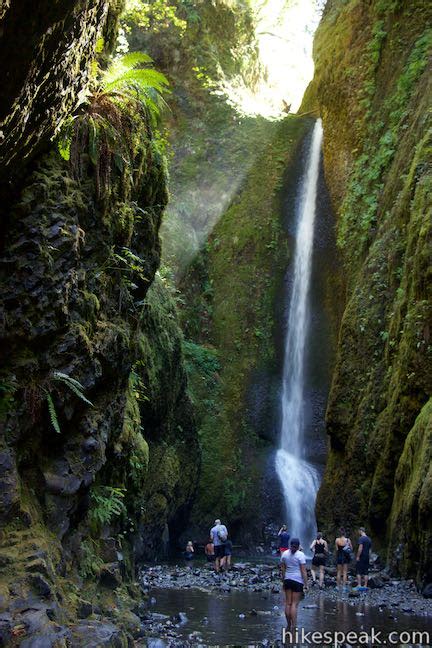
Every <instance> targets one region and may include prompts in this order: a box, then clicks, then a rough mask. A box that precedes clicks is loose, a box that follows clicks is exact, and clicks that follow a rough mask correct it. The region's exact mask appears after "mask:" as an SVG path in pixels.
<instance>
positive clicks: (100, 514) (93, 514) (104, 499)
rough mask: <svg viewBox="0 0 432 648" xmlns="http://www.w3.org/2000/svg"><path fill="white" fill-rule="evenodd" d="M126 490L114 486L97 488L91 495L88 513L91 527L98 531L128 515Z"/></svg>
mask: <svg viewBox="0 0 432 648" xmlns="http://www.w3.org/2000/svg"><path fill="white" fill-rule="evenodd" d="M125 492H126V489H125V488H117V487H114V486H96V487H94V488H93V490H92V492H91V495H90V501H91V505H90V510H89V513H88V517H89V522H90V525H91V526H92V527H93V528H94V529H95V530H96V529H100V527H102V526H104V525H105V524H110V523H111V522H112V521H113V520H114V519H115V518H117V517H119V516H120V515H122V514H126V507H125V505H124V502H123V500H124V496H125Z"/></svg>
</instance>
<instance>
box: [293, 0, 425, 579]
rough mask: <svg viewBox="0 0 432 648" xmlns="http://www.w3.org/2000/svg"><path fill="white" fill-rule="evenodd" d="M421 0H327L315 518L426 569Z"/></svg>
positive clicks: (317, 55)
mask: <svg viewBox="0 0 432 648" xmlns="http://www.w3.org/2000/svg"><path fill="white" fill-rule="evenodd" d="M431 21H432V10H431V6H430V3H428V2H423V1H420V0H416V1H414V2H411V1H409V2H408V1H403V0H394V1H393V2H383V1H380V0H373V1H371V2H358V1H357V0H351V1H348V2H342V1H338V0H329V1H328V2H327V5H326V8H325V11H324V15H323V18H322V22H321V24H320V26H319V28H318V31H317V33H316V37H315V46H314V59H315V66H316V71H315V78H314V81H313V83H312V84H311V86H310V87H309V89H308V91H307V93H306V96H305V99H304V102H303V109H304V110H307V109H314V108H316V107H319V110H320V113H321V115H322V119H323V123H324V159H325V172H326V178H327V183H328V186H329V189H330V193H331V197H332V201H333V205H334V208H335V211H336V214H337V238H338V245H339V248H340V250H341V253H342V258H343V263H344V272H345V277H346V291H345V294H343V295H342V294H341V299H344V300H345V304H346V305H345V310H344V314H343V318H342V324H341V327H340V331H339V343H338V354H337V363H336V369H335V372H334V376H333V383H332V388H331V393H330V399H329V403H328V409H327V431H328V434H329V439H330V449H329V456H328V463H327V468H326V471H325V476H324V481H323V484H322V487H321V489H320V492H319V497H318V502H317V514H318V520H319V524H320V525H321V526H323V527H325V528H326V529H327V530H328V531H330V530H331V531H334V530H335V528H336V526H337V525H338V524H343V525H345V526H347V527H349V528H350V529H351V531H352V532H353V531H354V530H355V527H356V525H359V524H362V525H366V526H367V527H368V529H369V531H370V534H371V535H372V537H373V539H374V542H375V547H376V548H377V549H379V550H380V553H381V555H382V558H384V559H385V557H386V556H387V559H388V561H389V563H390V564H391V565H392V566H393V568H394V569H395V570H398V571H400V572H401V573H402V574H405V575H411V576H416V577H417V578H418V580H422V579H424V580H426V581H430V579H431V578H432V573H431V570H432V561H431V548H430V547H431V539H432V527H431V516H430V502H431V501H432V490H431V477H430V456H431V454H430V453H431V448H432V446H431V435H430V432H431V409H430V404H431V401H430V397H431V391H432V382H431V377H432V343H431V324H432V318H431V315H432V301H431V298H432V293H431V286H432V283H431V277H432V275H431V267H432V265H431V260H432V210H431V188H432V187H431V161H432V159H431V139H430V134H431V113H430V103H431V96H432V92H431V91H432V75H431V58H430V57H431V46H432V30H431Z"/></svg>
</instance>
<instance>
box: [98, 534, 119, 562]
mask: <svg viewBox="0 0 432 648" xmlns="http://www.w3.org/2000/svg"><path fill="white" fill-rule="evenodd" d="M102 542H103V544H102V548H101V558H102V560H103V561H104V562H106V563H115V562H116V561H117V560H118V556H117V554H118V547H117V541H116V539H115V538H105V539H104V540H103V541H102Z"/></svg>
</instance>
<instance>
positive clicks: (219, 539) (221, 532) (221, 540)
mask: <svg viewBox="0 0 432 648" xmlns="http://www.w3.org/2000/svg"><path fill="white" fill-rule="evenodd" d="M210 536H211V538H212V540H213V544H214V549H215V571H216V572H219V571H220V568H221V566H223V564H222V562H223V559H224V558H225V542H226V541H227V538H228V531H227V528H226V526H225V525H224V524H221V521H220V520H215V523H214V527H213V528H212V529H211V530H210Z"/></svg>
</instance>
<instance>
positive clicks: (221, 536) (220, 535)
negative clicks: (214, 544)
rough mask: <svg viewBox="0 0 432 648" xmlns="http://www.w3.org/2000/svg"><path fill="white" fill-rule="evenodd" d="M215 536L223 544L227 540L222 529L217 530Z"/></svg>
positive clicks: (225, 533) (226, 534) (226, 535)
mask: <svg viewBox="0 0 432 648" xmlns="http://www.w3.org/2000/svg"><path fill="white" fill-rule="evenodd" d="M217 536H218V538H219V540H220V541H221V542H225V541H226V539H227V538H228V533H227V532H226V531H225V529H223V528H222V527H219V529H218V530H217Z"/></svg>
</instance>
